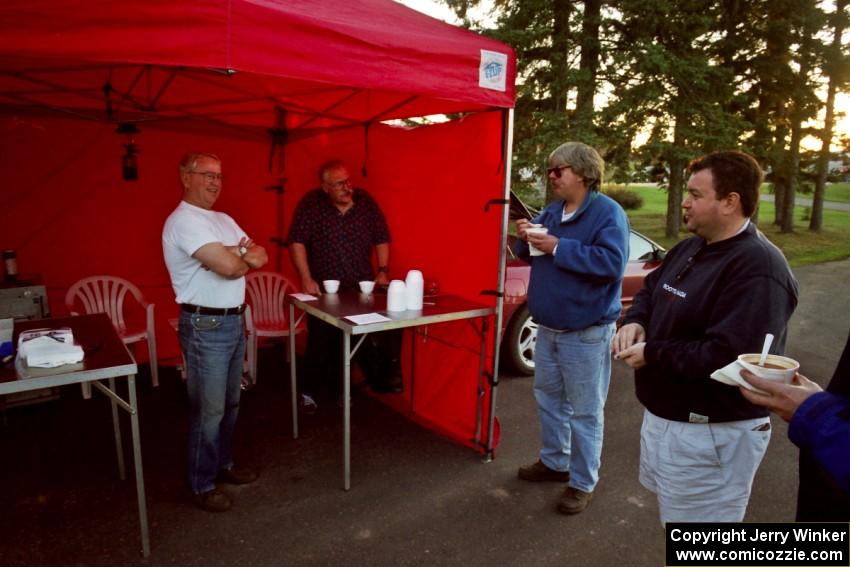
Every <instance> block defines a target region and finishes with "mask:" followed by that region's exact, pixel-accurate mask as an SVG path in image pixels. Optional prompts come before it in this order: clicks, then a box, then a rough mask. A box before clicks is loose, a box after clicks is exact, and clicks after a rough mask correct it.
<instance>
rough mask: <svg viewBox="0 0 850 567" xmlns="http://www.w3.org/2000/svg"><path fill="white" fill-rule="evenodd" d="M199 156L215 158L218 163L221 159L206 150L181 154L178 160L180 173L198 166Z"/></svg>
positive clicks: (188, 171)
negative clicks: (181, 157) (181, 156)
mask: <svg viewBox="0 0 850 567" xmlns="http://www.w3.org/2000/svg"><path fill="white" fill-rule="evenodd" d="M201 158H209V159H211V160H215V161H217V162H218V163H221V159H220V158H219V157H218V156H217V155H215V154H211V153H208V152H192V153H188V154H186V155H185V156H183V159H181V160H180V174H181V175H182V174H184V173H190V172H192V171H195V168H196V167H198V160H199V159H201Z"/></svg>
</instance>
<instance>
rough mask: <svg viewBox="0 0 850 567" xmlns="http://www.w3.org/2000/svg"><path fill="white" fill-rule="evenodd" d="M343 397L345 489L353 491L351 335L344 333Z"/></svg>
mask: <svg viewBox="0 0 850 567" xmlns="http://www.w3.org/2000/svg"><path fill="white" fill-rule="evenodd" d="M343 336H344V339H343V341H342V343H343V344H342V364H343V370H342V397H343V400H344V401H343V404H342V407H343V418H342V419H343V448H342V453H343V455H342V459H343V489H344V490H350V489H351V334H350V333H347V332H343Z"/></svg>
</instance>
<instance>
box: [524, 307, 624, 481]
mask: <svg viewBox="0 0 850 567" xmlns="http://www.w3.org/2000/svg"><path fill="white" fill-rule="evenodd" d="M613 335H614V324H613V323H609V324H605V325H594V326H591V327H588V328H586V329H583V330H581V331H571V332H562V333H559V332H556V331H552V330H551V329H547V328H545V327H543V326H540V327H539V328H538V329H537V347H536V349H535V352H534V397H535V399H536V400H537V413H538V415H539V416H540V436H541V443H542V448H541V449H540V460H541V461H542V462H543V464H544V465H546V466H547V467H549V468H550V469H554V470H557V471H570V482H569V485H570V486H572V487H573V488H577V489H579V490H583V491H584V492H591V491H592V490H593V489H594V488H595V487H596V483H597V482H598V481H599V466H600V464H601V455H602V429H603V425H604V417H603V410H604V408H605V398H606V397H607V396H608V384H609V383H610V382H611V352H610V346H611V338H612V337H613Z"/></svg>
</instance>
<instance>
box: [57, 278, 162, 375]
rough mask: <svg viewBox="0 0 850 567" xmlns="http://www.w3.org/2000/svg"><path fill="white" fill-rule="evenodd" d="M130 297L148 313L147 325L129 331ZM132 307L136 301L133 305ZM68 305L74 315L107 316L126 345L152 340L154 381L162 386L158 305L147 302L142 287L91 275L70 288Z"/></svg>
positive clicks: (150, 348) (150, 343)
mask: <svg viewBox="0 0 850 567" xmlns="http://www.w3.org/2000/svg"><path fill="white" fill-rule="evenodd" d="M127 294H130V296H132V298H133V299H134V300H135V302H136V303H137V304H138V305H139V306H141V307H142V308H143V309H144V310H145V326H144V327H140V328H136V327H134V328H128V325H127V322H126V319H125V309H126V308H127V306H128V305H127V304H128V302H127ZM129 304H130V305H131V306H132V302H129ZM65 306H66V307H67V308H68V311H69V312H70V313H71V315H79V314H80V313H106V315H107V316H109V319H110V320H111V321H112V325H113V326H114V327H115V330H116V331H117V332H118V336H119V337H121V340H122V341H124V344H126V345H131V348H133V347H132V345H133V344H134V343H137V342H139V341H144V340H146V341H148V354H149V358H150V365H151V381H152V382H153V385H154V386H159V371H158V368H157V358H156V334H155V331H154V314H153V309H154V304H153V303H148V302H147V301H145V298H144V296H143V295H142V292H141V291H140V290H139V288H138V287H136V286H135V285H133V284H132V283H130V282H129V281H127V280H125V279H124V278H119V277H115V276H91V277H88V278H83V279H81V280H80V281H78V282H77V283H75V284H74V285H72V286H71V287H70V288H69V289H68V293H67V294H65Z"/></svg>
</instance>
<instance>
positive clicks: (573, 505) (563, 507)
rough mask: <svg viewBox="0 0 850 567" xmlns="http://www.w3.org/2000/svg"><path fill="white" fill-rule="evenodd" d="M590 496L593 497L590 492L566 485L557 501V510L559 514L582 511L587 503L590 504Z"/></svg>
mask: <svg viewBox="0 0 850 567" xmlns="http://www.w3.org/2000/svg"><path fill="white" fill-rule="evenodd" d="M591 498H593V493H592V492H584V491H583V490H579V489H578V488H573V487H572V486H568V487H567V489H566V490H565V491H564V494H563V495H561V499H560V500H559V501H558V512H560V513H561V514H578V513H579V512H583V511H584V509H585V508H587V505H588V504H590V499H591Z"/></svg>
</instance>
